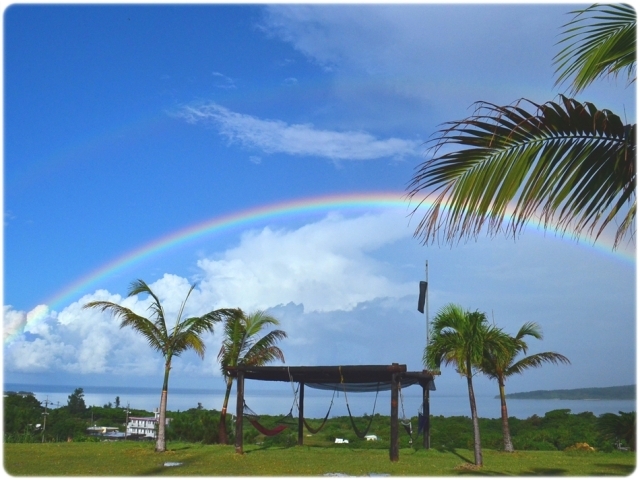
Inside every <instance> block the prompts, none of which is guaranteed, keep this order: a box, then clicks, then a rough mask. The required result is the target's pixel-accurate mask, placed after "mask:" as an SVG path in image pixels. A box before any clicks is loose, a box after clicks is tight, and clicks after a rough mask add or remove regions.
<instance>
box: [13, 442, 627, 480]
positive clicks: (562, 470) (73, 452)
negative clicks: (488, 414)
mask: <svg viewBox="0 0 640 480" xmlns="http://www.w3.org/2000/svg"><path fill="white" fill-rule="evenodd" d="M168 449H169V450H168V451H167V452H165V453H161V454H159V453H155V452H154V451H153V445H152V444H151V443H137V442H100V443H45V444H25V443H8V444H5V445H4V468H5V471H6V472H7V473H9V474H11V475H17V476H23V475H36V476H58V475H64V476H72V475H76V476H96V475H105V476H124V475H151V476H159V475H174V476H175V475H177V476H184V475H206V476H251V475H265V476H305V475H315V476H321V475H325V474H328V473H342V474H347V475H356V476H364V475H370V474H389V475H394V476H396V475H407V476H449V475H517V476H521V475H522V476H530V475H541V476H551V475H565V476H604V475H630V474H631V473H633V471H634V470H635V465H636V455H635V453H633V452H631V453H629V452H614V453H600V452H595V453H593V452H591V453H588V452H539V451H522V452H516V453H513V454H507V453H503V452H497V451H493V450H483V457H484V466H483V467H482V468H481V469H478V470H476V469H474V468H473V467H472V466H471V465H470V464H471V463H472V461H473V452H471V451H468V450H460V449H458V450H453V451H438V450H428V451H427V450H417V451H414V450H411V449H401V450H400V460H399V461H398V462H391V461H389V452H388V450H383V449H375V450H374V449H356V448H349V445H340V446H332V447H310V446H303V447H297V446H296V447H290V448H279V447H270V448H260V447H259V446H247V447H245V454H244V455H237V454H236V453H235V448H234V447H233V446H221V445H200V444H190V443H178V442H172V443H169V444H168ZM165 462H180V463H181V465H180V466H173V467H168V466H164V464H165Z"/></svg>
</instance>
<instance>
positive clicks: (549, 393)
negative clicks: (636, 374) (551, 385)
mask: <svg viewBox="0 0 640 480" xmlns="http://www.w3.org/2000/svg"><path fill="white" fill-rule="evenodd" d="M506 397H507V398H508V399H513V400H518V399H522V400H635V399H636V386H635V385H622V386H618V387H597V388H595V387H594V388H573V389H568V390H533V391H530V392H519V393H509V394H507V395H506ZM495 398H499V396H496V397H495Z"/></svg>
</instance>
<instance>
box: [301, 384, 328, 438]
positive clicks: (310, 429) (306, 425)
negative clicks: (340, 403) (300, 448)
mask: <svg viewBox="0 0 640 480" xmlns="http://www.w3.org/2000/svg"><path fill="white" fill-rule="evenodd" d="M335 396H336V391H335V390H334V391H333V396H332V397H331V404H330V405H329V410H328V411H327V414H326V415H325V416H324V420H322V424H320V426H319V427H318V428H312V427H310V426H309V424H308V423H307V420H306V419H305V418H303V419H302V421H303V422H304V426H305V427H307V430H309V431H310V432H311V433H313V434H316V433H318V432H319V431H320V430H322V427H324V424H325V423H327V418H329V413H331V407H333V399H334V398H335Z"/></svg>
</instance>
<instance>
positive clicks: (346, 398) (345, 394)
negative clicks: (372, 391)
mask: <svg viewBox="0 0 640 480" xmlns="http://www.w3.org/2000/svg"><path fill="white" fill-rule="evenodd" d="M338 371H339V372H340V383H341V384H342V390H343V391H344V400H345V402H346V404H347V412H349V420H350V421H351V426H352V427H353V431H354V432H356V436H357V437H358V438H364V437H365V435H366V434H367V432H369V429H370V428H371V424H372V423H373V415H374V413H375V411H376V404H377V403H378V393H379V392H380V382H378V386H377V387H376V398H375V400H374V402H373V412H371V417H370V418H369V424H368V425H367V428H366V429H365V430H364V432H361V431H360V430H358V427H357V426H356V424H355V422H354V421H353V415H351V408H350V407H349V398H348V397H347V389H346V387H345V383H344V378H343V376H342V367H341V366H339V367H338Z"/></svg>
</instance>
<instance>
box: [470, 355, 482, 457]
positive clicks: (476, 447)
mask: <svg viewBox="0 0 640 480" xmlns="http://www.w3.org/2000/svg"><path fill="white" fill-rule="evenodd" d="M467 372H468V373H467V387H468V389H469V404H470V405H471V421H472V423H473V455H474V457H475V463H476V465H478V466H482V449H481V446H480V424H479V423H478V409H477V408H476V396H475V394H474V393H473V382H472V381H471V365H468V368H467Z"/></svg>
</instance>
